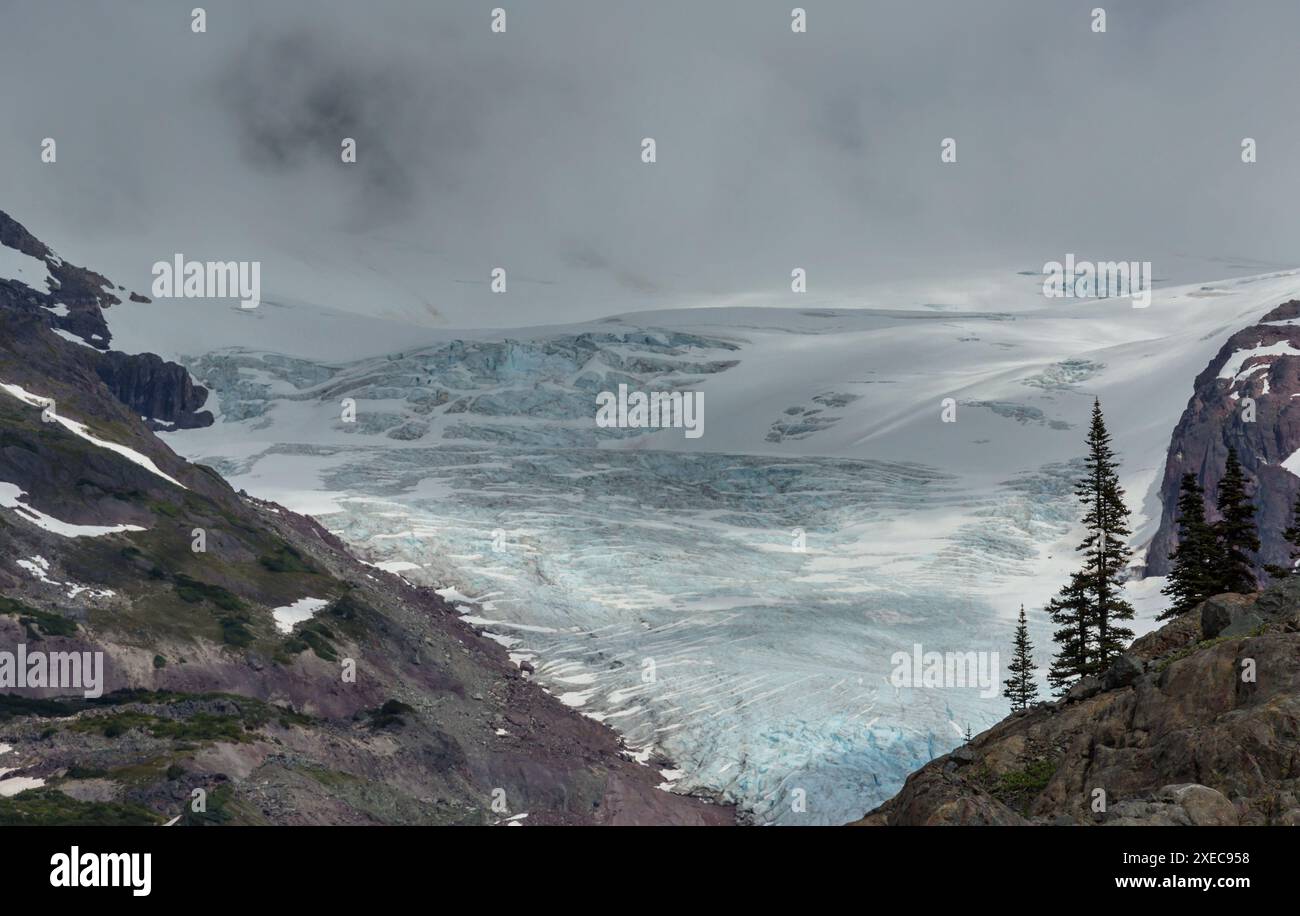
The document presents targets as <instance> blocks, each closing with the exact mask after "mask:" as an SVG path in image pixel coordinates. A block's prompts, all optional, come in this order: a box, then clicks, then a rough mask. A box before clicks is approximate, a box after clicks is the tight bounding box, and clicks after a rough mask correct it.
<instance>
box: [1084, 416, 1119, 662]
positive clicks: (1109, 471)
mask: <svg viewBox="0 0 1300 916" xmlns="http://www.w3.org/2000/svg"><path fill="white" fill-rule="evenodd" d="M1084 467H1085V469H1086V470H1087V474H1086V475H1085V477H1084V478H1083V479H1082V480H1080V481H1079V485H1078V487H1076V489H1075V495H1076V496H1078V497H1079V500H1080V502H1082V503H1083V504H1084V505H1085V506H1086V507H1088V511H1087V513H1086V514H1085V515H1084V517H1083V524H1084V527H1086V528H1087V529H1088V536H1087V537H1086V538H1084V540H1083V543H1082V544H1081V545H1080V548H1079V549H1080V550H1082V551H1083V556H1084V567H1083V573H1084V575H1085V577H1086V579H1087V584H1088V587H1089V589H1088V591H1089V593H1088V598H1089V602H1090V605H1091V606H1090V608H1089V611H1090V615H1091V617H1092V623H1093V626H1094V632H1095V634H1096V651H1095V652H1094V654H1093V658H1092V659H1091V660H1090V661H1091V662H1092V671H1091V672H1090V673H1092V674H1100V673H1102V672H1104V671H1105V670H1106V669H1107V668H1109V667H1110V664H1111V662H1112V661H1114V660H1115V659H1116V658H1117V657H1118V656H1119V655H1120V654H1121V653H1123V651H1124V649H1125V647H1126V646H1127V645H1128V641H1129V640H1130V639H1132V638H1133V631H1132V630H1130V629H1128V628H1127V627H1125V626H1124V625H1123V621H1125V620H1132V619H1133V606H1132V605H1131V604H1129V603H1128V602H1127V601H1125V600H1124V596H1123V590H1124V581H1123V578H1122V577H1123V575H1124V572H1125V570H1126V569H1127V568H1128V562H1129V558H1130V557H1131V556H1132V554H1133V551H1132V549H1131V548H1130V547H1129V546H1128V544H1127V543H1126V542H1125V538H1127V537H1128V536H1129V534H1130V533H1131V532H1130V531H1129V527H1128V517H1129V510H1128V507H1127V506H1126V505H1124V489H1123V488H1122V487H1121V486H1120V485H1119V471H1118V469H1119V462H1118V461H1117V460H1116V456H1115V452H1114V450H1113V449H1111V447H1110V433H1108V432H1107V431H1106V421H1105V419H1104V418H1103V417H1102V415H1101V402H1100V401H1097V400H1094V401H1093V403H1092V424H1091V426H1090V427H1089V429H1088V457H1087V458H1085V459H1084Z"/></svg>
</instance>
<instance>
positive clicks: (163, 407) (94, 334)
mask: <svg viewBox="0 0 1300 916" xmlns="http://www.w3.org/2000/svg"><path fill="white" fill-rule="evenodd" d="M0 244H3V245H6V246H8V247H10V248H13V249H14V250H16V251H20V252H22V253H23V254H26V255H29V256H31V257H33V258H38V259H40V260H43V261H44V262H45V265H46V268H47V270H48V271H49V275H50V276H51V277H53V278H54V281H55V282H54V283H53V284H51V288H50V289H49V290H48V291H45V290H37V289H32V288H30V287H29V286H27V285H26V284H24V283H20V282H18V281H16V280H9V279H0V316H3V318H4V321H5V327H6V330H7V331H9V332H10V333H11V335H14V336H18V332H19V329H20V328H21V329H24V330H25V331H26V333H28V334H32V335H33V336H32V338H31V339H32V340H36V339H38V336H37V335H35V333H34V331H33V330H32V328H31V325H32V324H33V323H35V324H40V325H43V326H44V327H47V328H51V329H57V330H59V331H63V332H65V333H68V334H72V335H73V336H75V337H77V338H79V339H80V340H81V341H82V342H84V343H85V344H87V346H88V347H90V348H91V349H87V350H86V351H85V352H84V353H78V354H77V357H76V358H77V361H78V362H82V363H85V362H87V361H88V362H89V363H91V365H92V367H93V368H94V370H95V374H96V375H98V376H99V378H100V379H101V380H102V381H103V382H104V384H105V385H107V386H108V389H109V391H111V392H112V393H113V395H114V396H115V397H116V398H117V399H118V400H120V401H121V402H122V403H123V404H125V405H126V406H127V407H129V408H131V410H133V411H134V412H135V413H136V414H138V415H139V416H142V417H144V418H145V419H146V422H148V423H149V425H150V428H152V429H176V428H185V429H189V428H193V427H201V426H210V425H212V414H210V413H209V412H207V411H203V410H202V407H203V404H204V402H205V401H206V400H207V397H208V393H207V390H206V389H204V388H202V387H200V386H198V385H195V384H194V382H193V381H192V380H191V379H190V375H189V373H188V372H187V371H186V370H185V368H184V367H182V366H180V365H178V364H177V363H170V362H166V361H165V360H163V359H161V358H160V357H158V356H155V355H154V354H152V353H144V354H138V355H137V354H127V353H121V352H118V351H110V350H109V349H108V345H109V341H110V339H111V335H110V334H109V330H108V325H107V323H106V322H105V321H104V313H103V310H104V309H105V308H108V307H110V306H113V305H121V300H119V299H118V298H117V296H116V295H114V293H113V292H112V290H113V286H112V284H111V283H110V282H109V280H108V279H107V278H106V277H104V276H102V275H101V274H97V273H95V272H94V271H93V270H87V269H85V268H83V267H77V266H75V265H73V264H69V263H67V262H66V261H63V260H61V259H60V258H59V257H58V256H57V255H55V254H54V252H52V251H51V250H50V249H49V248H48V247H47V246H46V245H45V244H44V243H43V242H41V241H40V240H38V239H37V238H35V237H34V236H33V235H32V234H31V233H30V232H28V231H27V230H26V229H25V228H24V227H23V226H22V225H21V224H19V223H18V222H17V221H15V220H14V219H12V218H11V217H9V216H8V215H6V214H5V213H4V212H3V211H0ZM130 298H131V299H132V301H135V302H148V301H149V300H148V299H147V298H145V297H144V296H140V295H138V294H136V293H132V294H131V297H130Z"/></svg>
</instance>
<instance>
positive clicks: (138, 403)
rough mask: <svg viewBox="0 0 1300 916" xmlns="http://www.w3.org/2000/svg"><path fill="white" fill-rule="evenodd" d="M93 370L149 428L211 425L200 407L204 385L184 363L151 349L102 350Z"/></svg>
mask: <svg viewBox="0 0 1300 916" xmlns="http://www.w3.org/2000/svg"><path fill="white" fill-rule="evenodd" d="M95 371H96V372H97V373H98V374H99V377H100V379H101V380H102V381H103V382H104V384H105V385H107V386H108V390H109V391H111V392H113V395H114V396H115V397H116V398H117V399H118V400H119V401H121V402H122V403H123V404H125V405H127V406H128V407H130V408H131V409H132V410H134V411H136V412H137V413H138V414H140V416H141V417H143V418H144V419H145V420H146V422H148V423H149V425H150V427H151V428H152V429H178V428H181V429H190V428H194V427H200V426H211V425H212V414H211V413H210V412H209V411H206V410H202V409H201V408H202V407H203V404H204V402H206V401H207V399H208V391H207V389H206V388H203V387H200V386H199V385H196V384H194V381H193V379H191V378H190V374H189V372H188V371H186V369H185V367H184V366H181V365H179V364H177V363H169V362H167V361H165V360H163V359H162V358H160V357H158V356H155V355H154V354H152V353H140V354H128V353H121V352H118V351H116V350H115V351H112V352H109V353H105V354H104V355H103V356H102V357H101V358H100V359H99V361H98V365H97V366H96V367H95Z"/></svg>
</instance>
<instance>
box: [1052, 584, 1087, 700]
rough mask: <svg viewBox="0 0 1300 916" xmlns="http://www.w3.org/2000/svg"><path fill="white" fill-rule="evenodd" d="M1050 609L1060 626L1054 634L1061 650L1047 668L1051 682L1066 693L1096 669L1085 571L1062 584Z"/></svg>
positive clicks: (1059, 692)
mask: <svg viewBox="0 0 1300 916" xmlns="http://www.w3.org/2000/svg"><path fill="white" fill-rule="evenodd" d="M1047 613H1048V614H1049V615H1050V616H1051V618H1052V622H1053V623H1055V624H1057V626H1058V627H1059V629H1057V630H1056V631H1055V632H1054V633H1053V634H1052V639H1053V640H1054V641H1055V642H1056V646H1057V652H1056V654H1055V655H1054V656H1052V665H1051V667H1050V668H1048V669H1047V682H1048V683H1049V684H1051V685H1052V689H1053V690H1054V691H1056V693H1057V694H1063V693H1065V692H1066V691H1067V690H1069V689H1070V686H1071V685H1072V684H1073V683H1074V682H1075V681H1077V680H1078V679H1079V678H1081V677H1083V676H1084V675H1086V674H1089V673H1091V671H1092V669H1093V666H1092V664H1091V661H1092V642H1093V640H1092V637H1091V635H1090V634H1091V628H1090V621H1091V618H1090V616H1089V613H1088V594H1087V580H1086V578H1085V577H1084V575H1083V573H1074V574H1072V575H1071V576H1070V582H1069V584H1067V585H1064V586H1062V587H1061V590H1060V591H1059V592H1058V593H1057V595H1056V597H1055V598H1053V599H1052V600H1051V601H1049V602H1048V603H1047Z"/></svg>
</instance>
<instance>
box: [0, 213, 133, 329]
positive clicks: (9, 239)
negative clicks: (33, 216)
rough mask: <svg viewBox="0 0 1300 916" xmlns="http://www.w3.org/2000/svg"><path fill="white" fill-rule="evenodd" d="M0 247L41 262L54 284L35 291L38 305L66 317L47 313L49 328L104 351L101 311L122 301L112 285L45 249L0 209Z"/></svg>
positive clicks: (102, 316) (102, 315)
mask: <svg viewBox="0 0 1300 916" xmlns="http://www.w3.org/2000/svg"><path fill="white" fill-rule="evenodd" d="M0 245H5V246H7V247H9V248H13V249H14V250H16V251H21V252H22V253H23V254H25V255H29V256H30V257H33V258H37V259H39V260H42V261H44V262H45V266H46V269H47V270H48V271H49V274H50V276H51V277H52V278H53V279H54V283H53V284H51V285H50V288H49V289H48V290H36V291H35V292H36V293H38V294H39V295H40V297H41V299H40V300H39V301H38V304H39V305H43V306H46V307H47V308H48V307H52V306H55V305H56V304H62V305H65V306H67V314H66V315H63V316H58V315H55V314H53V313H50V323H51V325H52V326H54V327H57V328H60V329H61V330H64V331H67V332H68V333H70V334H75V335H76V336H77V337H80V338H81V339H82V340H84V341H85V342H86V343H87V344H89V345H90V346H92V347H95V348H96V349H98V350H107V349H108V343H109V340H110V339H111V335H110V334H109V330H108V324H107V323H106V322H105V321H104V314H103V309H106V308H108V307H109V306H112V305H120V304H121V302H122V300H121V299H119V298H117V296H116V295H115V291H114V288H113V284H112V283H111V282H110V281H109V279H108V278H107V277H105V276H103V275H102V274H97V273H95V272H94V271H93V270H87V269H86V268H84V267H78V266H76V265H75V264H69V263H67V262H66V261H64V260H62V259H61V258H59V257H58V256H57V255H56V254H55V253H54V252H53V251H51V250H50V248H49V246H47V245H46V244H45V243H44V242H41V241H40V240H39V239H37V238H36V237H35V236H33V235H32V234H31V233H30V232H28V231H27V229H26V228H25V227H24V226H23V225H22V224H20V223H19V222H18V221H17V220H15V219H13V218H12V217H11V216H9V215H8V214H7V213H5V212H4V211H2V210H0ZM14 285H16V286H21V285H22V284H14ZM119 289H120V287H119Z"/></svg>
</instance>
